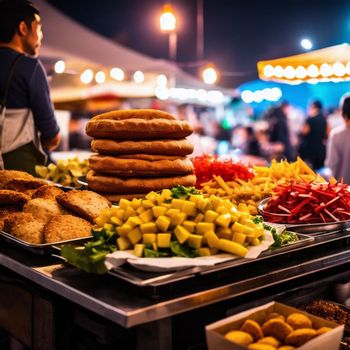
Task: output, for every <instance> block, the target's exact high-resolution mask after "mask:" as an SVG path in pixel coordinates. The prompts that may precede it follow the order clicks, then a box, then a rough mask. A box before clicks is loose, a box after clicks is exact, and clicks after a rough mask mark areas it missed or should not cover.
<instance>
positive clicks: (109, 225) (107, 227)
mask: <svg viewBox="0 0 350 350" xmlns="http://www.w3.org/2000/svg"><path fill="white" fill-rule="evenodd" d="M103 228H104V229H105V230H106V231H114V226H113V225H112V224H104V225H103Z"/></svg>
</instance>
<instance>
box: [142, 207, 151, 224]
mask: <svg viewBox="0 0 350 350" xmlns="http://www.w3.org/2000/svg"><path fill="white" fill-rule="evenodd" d="M139 218H140V219H141V220H142V222H144V223H147V222H150V221H152V220H153V213H152V210H151V209H148V210H146V211H144V212H143V213H141V214H140V215H139Z"/></svg>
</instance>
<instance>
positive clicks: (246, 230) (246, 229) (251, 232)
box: [232, 222, 255, 237]
mask: <svg viewBox="0 0 350 350" xmlns="http://www.w3.org/2000/svg"><path fill="white" fill-rule="evenodd" d="M232 231H233V232H242V233H245V234H246V235H247V236H251V237H255V230H253V229H252V228H250V227H248V226H245V225H242V224H240V223H239V222H235V223H234V224H233V225H232Z"/></svg>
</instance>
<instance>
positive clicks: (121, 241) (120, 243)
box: [117, 237, 131, 250]
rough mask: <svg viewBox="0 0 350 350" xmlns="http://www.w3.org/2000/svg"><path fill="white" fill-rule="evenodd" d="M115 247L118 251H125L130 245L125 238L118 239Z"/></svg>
mask: <svg viewBox="0 0 350 350" xmlns="http://www.w3.org/2000/svg"><path fill="white" fill-rule="evenodd" d="M117 245H118V249H119V250H127V249H129V248H130V247H131V243H130V241H129V240H128V239H127V238H126V237H118V238H117Z"/></svg>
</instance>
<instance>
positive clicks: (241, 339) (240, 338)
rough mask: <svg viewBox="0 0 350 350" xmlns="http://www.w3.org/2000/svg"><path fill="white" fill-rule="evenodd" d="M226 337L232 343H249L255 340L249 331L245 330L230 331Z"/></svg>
mask: <svg viewBox="0 0 350 350" xmlns="http://www.w3.org/2000/svg"><path fill="white" fill-rule="evenodd" d="M225 338H226V339H227V340H229V341H230V342H232V343H236V344H240V345H249V344H251V343H252V342H253V341H254V340H253V337H252V336H251V335H250V334H249V333H247V332H243V331H230V332H228V333H226V334H225Z"/></svg>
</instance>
